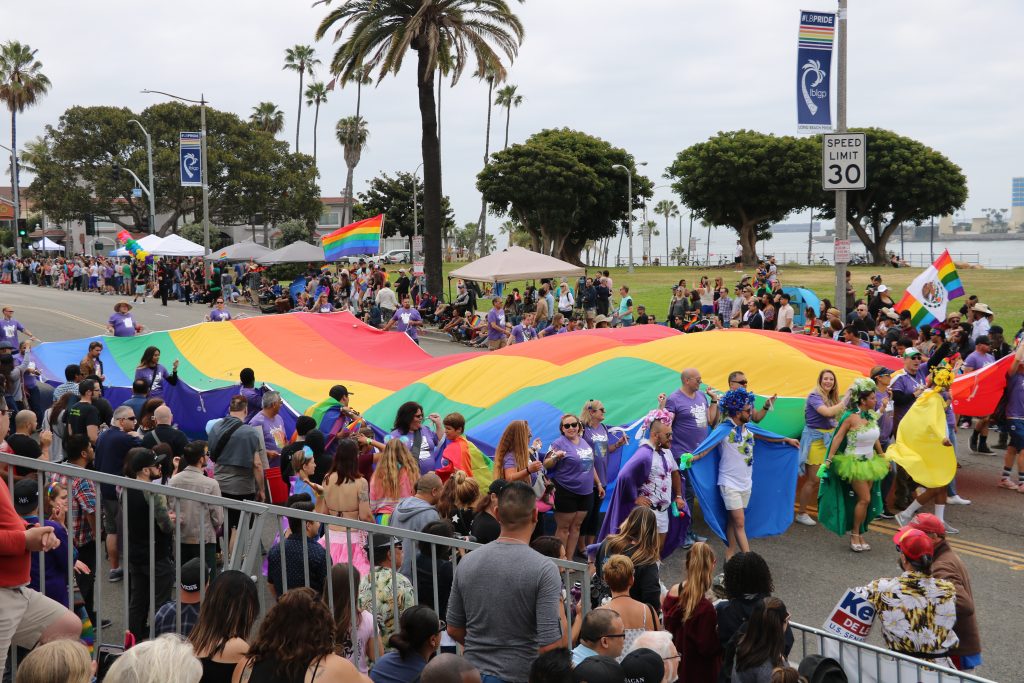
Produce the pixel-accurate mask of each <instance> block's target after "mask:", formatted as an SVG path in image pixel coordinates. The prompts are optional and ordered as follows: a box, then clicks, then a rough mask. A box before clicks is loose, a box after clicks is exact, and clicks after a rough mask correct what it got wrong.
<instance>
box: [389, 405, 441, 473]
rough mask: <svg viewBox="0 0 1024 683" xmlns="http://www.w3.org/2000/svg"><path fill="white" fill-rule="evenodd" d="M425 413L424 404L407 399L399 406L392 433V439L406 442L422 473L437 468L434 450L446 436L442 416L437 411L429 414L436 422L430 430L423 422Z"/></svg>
mask: <svg viewBox="0 0 1024 683" xmlns="http://www.w3.org/2000/svg"><path fill="white" fill-rule="evenodd" d="M424 414H425V412H424V410H423V406H421V405H420V404H419V403H416V401H406V402H405V403H403V404H402V405H400V406H398V411H397V412H396V413H395V424H394V429H392V430H391V434H390V438H391V439H397V440H399V441H402V442H404V443H405V446H406V448H408V449H409V451H410V452H411V453H412V455H413V459H414V461H416V462H418V463H419V472H420V474H426V473H427V472H433V471H434V470H435V469H437V465H438V463H437V460H436V458H435V457H434V451H435V450H436V449H437V444H438V443H439V442H440V441H441V439H442V438H443V437H444V425H443V424H441V416H440V415H438V414H437V413H430V415H427V419H429V420H430V421H431V422H433V423H434V429H433V430H430V429H427V428H426V427H425V426H424V424H423V416H424Z"/></svg>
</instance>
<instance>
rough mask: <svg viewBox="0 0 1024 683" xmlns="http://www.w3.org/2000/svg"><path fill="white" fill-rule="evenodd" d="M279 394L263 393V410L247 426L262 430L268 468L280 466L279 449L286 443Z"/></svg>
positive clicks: (274, 392) (273, 392)
mask: <svg viewBox="0 0 1024 683" xmlns="http://www.w3.org/2000/svg"><path fill="white" fill-rule="evenodd" d="M283 405H284V403H283V402H282V401H281V394H279V393H278V392H276V391H265V392H263V410H261V411H260V412H258V413H256V414H255V415H253V417H252V419H251V420H249V426H251V427H258V428H259V429H261V430H263V443H264V444H265V445H266V447H267V460H268V462H269V464H270V467H279V466H280V464H281V462H280V461H281V449H282V448H284V447H285V444H287V443H288V436H287V435H286V434H285V431H284V418H283V417H281V415H280V413H281V407H282V406H283Z"/></svg>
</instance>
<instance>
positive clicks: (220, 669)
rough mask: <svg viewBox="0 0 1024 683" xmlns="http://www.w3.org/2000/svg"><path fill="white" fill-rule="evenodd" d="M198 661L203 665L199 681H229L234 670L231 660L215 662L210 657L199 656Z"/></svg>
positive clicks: (218, 682) (226, 682)
mask: <svg viewBox="0 0 1024 683" xmlns="http://www.w3.org/2000/svg"><path fill="white" fill-rule="evenodd" d="M199 661H200V662H201V663H202V665H203V677H202V678H200V679H199V683H231V674H233V673H234V672H235V665H234V664H232V663H231V662H215V661H213V658H211V657H201V658H200V659H199Z"/></svg>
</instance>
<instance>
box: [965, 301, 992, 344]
mask: <svg viewBox="0 0 1024 683" xmlns="http://www.w3.org/2000/svg"><path fill="white" fill-rule="evenodd" d="M971 314H972V316H973V317H974V321H973V327H972V328H971V341H975V340H977V339H978V337H980V336H982V335H984V336H986V337H987V336H988V332H989V330H990V329H992V318H993V316H994V315H995V313H993V312H992V309H991V308H989V307H988V305H986V304H983V303H980V302H979V303H976V304H974V306H972V307H971Z"/></svg>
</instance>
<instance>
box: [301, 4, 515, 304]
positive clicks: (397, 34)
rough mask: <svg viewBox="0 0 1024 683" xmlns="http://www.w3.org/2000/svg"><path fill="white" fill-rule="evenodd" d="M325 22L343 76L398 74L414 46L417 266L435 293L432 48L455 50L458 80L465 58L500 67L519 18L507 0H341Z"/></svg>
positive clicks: (437, 189) (436, 156) (437, 245)
mask: <svg viewBox="0 0 1024 683" xmlns="http://www.w3.org/2000/svg"><path fill="white" fill-rule="evenodd" d="M332 30H333V31H334V39H335V40H336V41H338V42H340V43H341V44H340V45H339V47H338V50H337V52H335V54H334V58H333V59H332V60H331V71H332V72H334V73H338V74H341V75H342V78H343V79H345V80H348V79H350V78H351V77H352V75H353V74H354V72H355V71H356V69H358V68H359V67H361V66H363V65H365V66H366V67H367V68H368V69H370V70H378V78H379V79H383V78H384V76H386V75H388V74H389V73H390V74H397V73H398V71H399V70H400V69H401V67H402V61H403V60H404V58H405V57H406V55H408V53H409V51H410V50H412V51H414V52H415V53H416V58H417V59H416V61H417V64H416V88H417V91H418V96H419V97H418V99H419V108H420V122H421V128H422V142H421V147H422V153H423V225H424V229H423V238H424V254H425V257H426V258H425V264H424V266H425V271H426V275H427V286H428V287H429V289H430V291H432V292H435V293H441V292H442V278H441V149H440V143H439V142H438V139H437V111H436V108H435V107H436V105H435V102H434V75H435V73H436V72H437V66H438V56H439V55H441V54H445V53H446V52H448V51H451V52H453V53H454V55H455V64H454V65H453V68H452V80H453V82H458V79H459V76H460V75H461V74H462V71H463V70H464V69H465V67H466V65H467V62H468V61H469V60H470V59H472V60H474V61H475V62H476V66H477V71H483V70H484V68H486V67H488V66H490V67H492V68H494V69H495V70H497V71H498V73H500V74H502V75H504V74H505V67H504V66H503V65H502V63H501V57H500V56H499V52H500V53H503V54H504V55H505V57H507V58H508V60H510V61H511V60H512V59H514V58H515V56H516V54H517V53H518V51H519V46H520V45H521V44H522V41H523V25H522V23H521V22H520V21H519V18H518V17H517V16H516V15H515V14H513V13H512V11H511V10H510V9H509V6H508V2H506V0H418V1H416V2H413V1H411V0H342V1H341V4H340V5H339V6H338V7H337V8H335V9H334V10H332V11H331V12H330V13H329V14H328V15H327V16H326V17H324V19H323V21H321V22H320V26H319V27H318V28H317V31H316V38H317V39H318V40H319V39H320V38H323V37H324V35H326V34H327V33H328V31H332ZM346 34H348V35H346Z"/></svg>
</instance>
